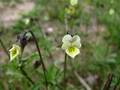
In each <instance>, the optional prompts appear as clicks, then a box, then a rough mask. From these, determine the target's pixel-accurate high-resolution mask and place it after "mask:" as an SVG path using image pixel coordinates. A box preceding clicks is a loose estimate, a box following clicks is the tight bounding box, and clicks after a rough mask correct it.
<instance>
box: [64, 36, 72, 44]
mask: <svg viewBox="0 0 120 90" xmlns="http://www.w3.org/2000/svg"><path fill="white" fill-rule="evenodd" d="M71 39H72V36H71V35H69V34H67V35H65V36H64V37H63V39H62V42H63V43H64V42H69V41H70V40H71Z"/></svg>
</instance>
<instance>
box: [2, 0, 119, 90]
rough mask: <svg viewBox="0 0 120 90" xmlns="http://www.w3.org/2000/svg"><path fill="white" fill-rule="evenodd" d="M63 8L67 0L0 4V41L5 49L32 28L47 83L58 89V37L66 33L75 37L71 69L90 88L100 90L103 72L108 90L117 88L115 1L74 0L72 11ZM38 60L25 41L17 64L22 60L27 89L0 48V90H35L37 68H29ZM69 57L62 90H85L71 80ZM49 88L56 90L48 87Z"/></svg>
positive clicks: (61, 57)
mask: <svg viewBox="0 0 120 90" xmlns="http://www.w3.org/2000/svg"><path fill="white" fill-rule="evenodd" d="M69 5H70V0H0V39H1V40H2V41H3V43H4V45H5V46H6V48H7V50H9V49H10V48H11V47H12V44H14V43H17V37H18V36H19V35H21V34H22V33H24V31H27V30H32V31H33V32H34V34H35V36H36V38H37V40H38V43H39V47H40V49H41V52H42V56H43V58H44V61H45V65H46V67H47V68H48V80H49V81H50V82H52V83H57V84H61V86H62V83H63V80H62V77H63V76H62V75H61V72H62V70H63V62H64V51H62V49H61V45H62V37H63V36H64V35H65V34H66V33H67V32H68V33H70V34H72V35H75V34H78V35H79V36H80V38H81V44H82V47H81V48H80V52H81V53H80V55H78V56H77V57H76V58H75V60H74V63H73V65H74V67H75V69H76V71H77V72H78V73H79V75H80V76H81V77H82V78H83V79H84V81H85V82H86V83H87V84H88V85H89V86H90V87H91V89H92V90H101V89H102V87H103V85H104V83H105V81H106V80H107V78H108V74H110V73H112V74H113V75H114V77H113V80H112V83H111V86H110V88H111V89H110V90H114V89H113V87H114V85H116V84H117V83H118V87H117V89H116V90H120V85H119V82H120V79H119V78H120V25H119V24H120V10H119V8H120V0H78V4H77V5H76V6H75V7H70V6H69ZM66 26H67V27H68V30H67V31H66ZM38 59H39V56H38V53H37V50H36V47H35V44H34V42H33V41H32V40H31V41H30V43H28V44H27V46H26V48H25V51H24V54H23V60H25V61H27V62H26V63H25V69H26V71H27V73H28V75H29V76H30V77H31V78H32V79H33V80H34V81H35V83H36V84H35V85H33V86H30V85H28V81H27V80H26V79H25V77H24V76H23V75H22V74H21V73H20V72H19V70H17V69H16V65H15V63H11V62H10V61H9V59H8V57H7V55H6V54H5V52H4V50H3V48H2V46H1V45H0V90H38V88H40V87H43V83H42V82H43V78H41V77H42V76H43V72H42V69H41V67H38V68H37V69H34V63H35V61H36V60H38ZM69 59H70V60H71V58H68V62H67V64H68V71H67V88H68V90H86V88H85V87H84V86H83V85H82V84H81V83H80V82H79V80H78V79H77V78H75V76H74V74H73V72H72V69H71V68H70V63H69ZM56 74H57V75H56ZM40 90H44V89H40ZM50 90H62V89H59V88H57V87H55V86H50Z"/></svg>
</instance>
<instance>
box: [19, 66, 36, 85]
mask: <svg viewBox="0 0 120 90" xmlns="http://www.w3.org/2000/svg"><path fill="white" fill-rule="evenodd" d="M20 71H21V73H22V74H23V75H24V76H25V77H26V79H27V80H28V81H30V83H31V84H33V85H34V81H33V80H32V79H31V78H30V77H29V76H28V74H27V73H26V71H25V70H24V69H23V67H22V66H21V67H20Z"/></svg>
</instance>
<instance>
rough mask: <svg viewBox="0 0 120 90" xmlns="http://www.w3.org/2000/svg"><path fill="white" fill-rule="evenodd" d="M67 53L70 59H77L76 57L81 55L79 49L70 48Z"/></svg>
mask: <svg viewBox="0 0 120 90" xmlns="http://www.w3.org/2000/svg"><path fill="white" fill-rule="evenodd" d="M66 53H67V54H68V55H69V56H70V57H72V58H75V56H76V55H78V54H79V53H80V50H79V49H78V48H76V47H69V48H68V49H66Z"/></svg>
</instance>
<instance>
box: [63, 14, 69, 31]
mask: <svg viewBox="0 0 120 90" xmlns="http://www.w3.org/2000/svg"><path fill="white" fill-rule="evenodd" d="M64 23H65V30H66V32H68V31H69V26H68V18H67V15H66V14H65V16H64Z"/></svg>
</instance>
